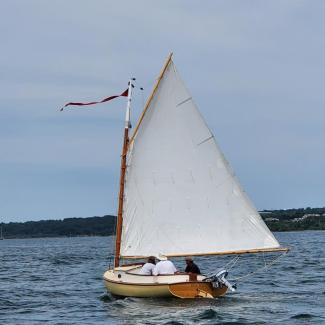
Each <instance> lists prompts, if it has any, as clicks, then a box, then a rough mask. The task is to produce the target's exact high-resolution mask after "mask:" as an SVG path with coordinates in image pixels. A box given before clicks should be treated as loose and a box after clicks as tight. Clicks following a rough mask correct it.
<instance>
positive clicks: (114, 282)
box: [103, 265, 227, 298]
mask: <svg viewBox="0 0 325 325" xmlns="http://www.w3.org/2000/svg"><path fill="white" fill-rule="evenodd" d="M139 268H140V267H139V266H135V265H132V266H122V267H117V268H115V269H112V270H107V271H106V272H105V273H104V276H103V277H104V282H105V286H106V288H107V290H108V291H109V292H110V293H111V294H113V295H116V296H123V297H173V296H174V297H175V296H177V297H182V298H195V297H203V296H205V297H208V298H213V297H217V296H221V295H224V294H225V293H226V291H227V289H226V288H222V289H219V290H215V289H213V288H212V286H211V284H210V283H207V282H202V280H203V279H204V278H205V277H204V276H202V275H199V276H198V277H197V280H195V281H190V276H189V274H172V275H159V276H150V275H140V274H137V271H138V270H139ZM175 285H177V286H179V285H181V286H182V288H181V290H182V293H181V296H180V295H177V294H175V292H174V291H173V290H174V289H173V288H174V287H175ZM194 287H195V288H194ZM210 287H211V288H210ZM201 289H202V290H201ZM177 290H178V289H177V287H176V291H177ZM184 290H185V293H184ZM193 290H194V291H193ZM187 291H188V292H189V291H191V292H192V293H189V294H188V296H187V294H186V292H187ZM172 292H173V293H172ZM193 292H194V293H193ZM206 293H207V294H206ZM184 295H185V296H186V297H185V296H184Z"/></svg>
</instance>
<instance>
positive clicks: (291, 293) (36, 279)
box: [0, 231, 325, 324]
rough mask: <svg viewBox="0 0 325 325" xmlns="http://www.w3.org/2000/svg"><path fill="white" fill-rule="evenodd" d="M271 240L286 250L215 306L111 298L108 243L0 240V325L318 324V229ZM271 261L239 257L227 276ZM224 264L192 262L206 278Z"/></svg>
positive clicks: (323, 260) (321, 297)
mask: <svg viewBox="0 0 325 325" xmlns="http://www.w3.org/2000/svg"><path fill="white" fill-rule="evenodd" d="M276 237H277V238H278V239H279V240H280V241H281V243H282V244H283V245H289V246H291V248H292V249H291V252H290V253H289V254H288V255H286V256H284V257H282V258H281V259H280V260H279V261H278V262H277V263H276V264H275V265H273V266H272V268H270V269H268V270H263V271H261V272H260V273H256V274H254V275H252V276H250V277H246V278H243V279H242V280H241V281H240V280H238V283H237V284H238V290H237V292H235V293H230V294H228V295H227V296H226V297H223V298H221V299H215V300H209V299H207V300H203V299H202V300H181V299H140V298H127V299H115V298H112V297H111V296H110V295H108V294H107V293H106V292H105V289H104V285H103V282H102V274H103V272H104V270H105V269H106V268H107V266H108V264H109V259H110V258H111V256H112V251H113V249H112V246H113V245H112V244H113V238H112V237H88V238H86V237H84V238H52V239H48V238H46V239H25V240H22V239H20V240H19V239H15V240H13V239H12V240H3V241H0V324H325V252H324V250H325V231H323V232H322V231H306V232H289V233H276ZM273 257H274V255H265V256H263V255H258V256H257V255H255V256H253V255H251V256H243V257H241V258H240V259H239V260H238V262H237V263H236V264H235V265H234V266H233V267H232V269H231V270H230V275H229V278H237V277H240V276H243V275H245V274H247V273H248V272H250V271H254V270H256V269H257V268H259V267H263V265H265V263H268V262H269V261H270V260H271V259H272V258H273ZM232 258H233V257H227V258H217V257H209V258H200V259H199V258H198V259H196V261H197V262H198V264H199V266H200V267H201V270H202V271H204V272H206V273H210V272H213V271H214V270H217V269H219V268H220V267H222V266H223V265H225V264H226V263H228V262H229V261H231V259H232ZM175 264H177V266H178V267H179V268H180V269H181V268H183V266H184V263H183V261H182V260H176V261H175Z"/></svg>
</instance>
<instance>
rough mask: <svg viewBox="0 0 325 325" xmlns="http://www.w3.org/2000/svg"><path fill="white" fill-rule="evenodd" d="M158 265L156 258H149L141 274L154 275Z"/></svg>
mask: <svg viewBox="0 0 325 325" xmlns="http://www.w3.org/2000/svg"><path fill="white" fill-rule="evenodd" d="M155 265H156V258H155V257H154V256H149V257H148V260H147V263H145V264H144V265H143V266H142V268H141V269H140V272H139V274H142V275H152V271H153V269H154V268H155Z"/></svg>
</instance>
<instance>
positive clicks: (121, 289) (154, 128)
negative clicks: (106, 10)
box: [103, 54, 288, 298]
mask: <svg viewBox="0 0 325 325" xmlns="http://www.w3.org/2000/svg"><path fill="white" fill-rule="evenodd" d="M132 86H133V85H132V80H130V82H129V89H128V101H127V108H126V117H125V128H124V142H123V149H122V156H121V172H120V189H119V204H118V217H117V227H116V242H115V258H114V267H113V268H111V269H108V270H107V271H106V272H105V273H104V275H103V279H104V283H105V286H106V288H107V290H108V291H109V292H110V293H111V294H113V295H117V296H123V297H180V298H196V297H203V298H215V297H219V296H223V295H225V294H226V292H227V291H228V290H231V291H234V290H235V288H234V286H233V285H232V284H230V283H229V282H228V281H227V279H226V275H227V270H221V271H220V272H218V273H216V274H215V275H214V276H209V277H208V276H204V275H193V274H187V273H176V274H170V275H156V276H155V275H140V274H139V270H140V269H141V265H139V263H130V264H123V265H122V264H121V259H128V260H130V259H145V258H147V257H148V256H159V255H164V256H166V257H167V258H173V257H180V256H207V255H229V254H249V253H265V252H286V251H287V250H288V249H287V248H284V247H281V246H280V244H279V242H278V241H277V240H276V238H275V237H274V236H273V234H272V233H271V231H270V230H269V229H268V228H267V226H266V224H265V223H264V222H263V220H262V218H261V216H260V215H259V213H258V212H257V210H256V208H255V207H254V205H253V203H252V202H251V201H250V200H249V198H248V197H247V195H246V193H245V192H244V190H243V189H242V187H241V185H240V184H239V181H238V180H237V178H236V176H235V174H234V172H233V171H232V169H231V167H230V165H229V164H228V162H227V161H226V159H225V157H224V155H223V154H222V152H221V150H220V149H219V147H218V145H217V143H216V140H215V138H214V136H213V134H212V133H211V131H210V130H209V128H208V127H207V124H206V123H205V121H204V119H203V117H202V116H201V114H200V112H199V110H198V108H197V107H196V105H195V103H194V101H193V98H192V96H191V94H190V93H189V91H188V90H187V89H186V87H185V85H184V83H183V81H182V80H181V78H180V75H179V73H178V72H177V70H176V67H175V64H174V62H173V60H172V54H170V55H169V56H168V58H167V60H166V62H165V64H164V66H163V68H162V70H161V72H160V74H159V77H158V78H157V81H156V84H155V86H154V88H153V90H152V92H151V95H150V96H149V98H148V100H147V102H146V104H145V107H144V110H143V112H142V114H141V116H140V118H139V121H138V123H137V125H136V127H135V129H134V132H133V134H132V135H131V136H129V130H130V127H131V124H130V108H131V101H132Z"/></svg>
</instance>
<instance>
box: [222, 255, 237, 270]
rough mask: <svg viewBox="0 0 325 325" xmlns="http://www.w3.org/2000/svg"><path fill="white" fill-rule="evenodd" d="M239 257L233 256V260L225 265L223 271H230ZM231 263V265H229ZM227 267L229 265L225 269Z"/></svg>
mask: <svg viewBox="0 0 325 325" xmlns="http://www.w3.org/2000/svg"><path fill="white" fill-rule="evenodd" d="M239 258H240V256H239V255H237V256H235V258H233V259H232V260H231V261H230V262H228V263H227V264H226V265H225V267H224V268H225V269H227V270H228V271H230V270H231V269H232V268H233V267H234V266H235V265H236V263H237V262H238V260H239ZM231 262H232V263H231ZM227 265H230V266H229V267H228V268H227Z"/></svg>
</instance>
